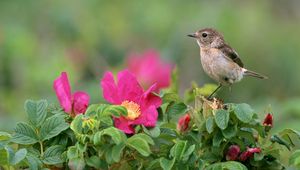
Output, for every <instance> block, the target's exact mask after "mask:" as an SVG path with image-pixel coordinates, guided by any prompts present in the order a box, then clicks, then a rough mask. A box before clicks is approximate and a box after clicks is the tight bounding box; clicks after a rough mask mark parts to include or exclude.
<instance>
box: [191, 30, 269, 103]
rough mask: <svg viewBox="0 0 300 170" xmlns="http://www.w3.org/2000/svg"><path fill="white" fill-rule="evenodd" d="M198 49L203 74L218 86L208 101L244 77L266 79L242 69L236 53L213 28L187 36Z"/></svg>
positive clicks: (263, 76) (242, 65) (241, 63)
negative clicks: (220, 90) (192, 39)
mask: <svg viewBox="0 0 300 170" xmlns="http://www.w3.org/2000/svg"><path fill="white" fill-rule="evenodd" d="M188 36H189V37H192V38H194V39H196V41H197V43H198V45H199V47H200V60H201V65H202V67H203V70H204V72H205V73H206V74H207V75H208V76H209V77H211V78H212V79H214V80H215V81H217V82H218V83H219V86H218V87H217V88H216V89H215V90H214V91H213V92H212V93H211V94H210V95H209V96H208V99H210V98H211V97H212V96H213V95H214V94H215V93H216V92H217V91H218V90H219V89H220V88H221V87H222V86H230V87H231V85H232V84H234V83H237V82H239V81H241V80H242V79H243V77H245V76H251V77H256V78H259V79H267V78H268V77H267V76H265V75H262V74H259V73H257V72H254V71H251V70H248V69H246V68H244V64H243V62H242V60H241V58H240V56H239V55H238V53H237V52H236V51H235V50H234V49H233V48H232V47H230V46H229V45H228V44H227V43H226V42H225V40H224V37H223V35H222V34H221V33H220V32H218V31H217V30H216V29H213V28H204V29H200V30H199V31H196V32H195V33H192V34H188Z"/></svg>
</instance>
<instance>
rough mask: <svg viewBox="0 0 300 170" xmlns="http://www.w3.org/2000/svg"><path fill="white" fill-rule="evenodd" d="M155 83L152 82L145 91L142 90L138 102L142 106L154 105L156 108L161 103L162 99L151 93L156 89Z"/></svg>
mask: <svg viewBox="0 0 300 170" xmlns="http://www.w3.org/2000/svg"><path fill="white" fill-rule="evenodd" d="M156 87H157V86H156V84H153V85H152V86H151V87H150V88H149V89H148V90H147V91H145V92H144V94H143V97H142V99H141V101H140V102H139V103H140V105H141V107H142V108H145V107H148V106H151V105H154V106H155V107H156V108H158V107H159V106H160V105H161V104H162V99H161V98H160V97H159V96H157V95H155V94H153V92H154V90H155V89H156Z"/></svg>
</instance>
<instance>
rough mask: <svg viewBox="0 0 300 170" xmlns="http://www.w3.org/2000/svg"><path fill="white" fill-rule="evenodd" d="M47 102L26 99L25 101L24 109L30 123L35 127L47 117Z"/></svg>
mask: <svg viewBox="0 0 300 170" xmlns="http://www.w3.org/2000/svg"><path fill="white" fill-rule="evenodd" d="M47 107H48V103H47V101H46V100H39V101H33V100H27V101H26V102H25V111H26V113H27V116H28V119H29V121H30V123H31V124H32V125H33V126H35V127H40V125H41V124H43V123H44V121H45V119H46V117H47Z"/></svg>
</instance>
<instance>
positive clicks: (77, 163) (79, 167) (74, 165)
mask: <svg viewBox="0 0 300 170" xmlns="http://www.w3.org/2000/svg"><path fill="white" fill-rule="evenodd" d="M68 165H69V168H70V169H72V170H83V169H84V167H85V161H84V159H82V158H76V159H72V160H70V161H69V163H68Z"/></svg>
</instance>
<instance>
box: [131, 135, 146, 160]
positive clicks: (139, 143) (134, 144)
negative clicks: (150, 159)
mask: <svg viewBox="0 0 300 170" xmlns="http://www.w3.org/2000/svg"><path fill="white" fill-rule="evenodd" d="M126 145H127V146H129V147H130V148H133V149H135V150H137V151H138V152H139V153H140V154H141V155H143V156H146V157H147V156H149V155H150V154H151V150H150V147H149V144H148V142H147V140H145V139H143V138H141V137H130V138H129V139H128V140H127V142H126Z"/></svg>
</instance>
